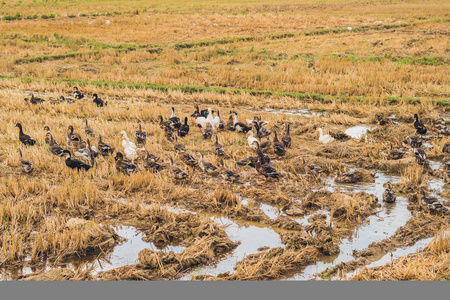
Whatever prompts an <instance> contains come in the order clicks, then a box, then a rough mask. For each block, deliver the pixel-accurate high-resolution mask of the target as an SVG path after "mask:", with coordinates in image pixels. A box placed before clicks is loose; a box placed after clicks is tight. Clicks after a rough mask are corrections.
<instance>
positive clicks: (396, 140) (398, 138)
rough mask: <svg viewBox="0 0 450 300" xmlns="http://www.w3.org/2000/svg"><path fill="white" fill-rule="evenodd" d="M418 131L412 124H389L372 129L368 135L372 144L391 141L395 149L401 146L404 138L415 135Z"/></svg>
mask: <svg viewBox="0 0 450 300" xmlns="http://www.w3.org/2000/svg"><path fill="white" fill-rule="evenodd" d="M415 132H416V130H415V129H414V126H412V124H399V125H392V124H388V125H385V126H378V127H377V128H375V129H372V130H370V131H369V133H368V134H367V138H368V139H369V140H370V141H372V142H377V143H380V142H381V143H385V142H386V141H391V142H392V144H393V146H394V147H399V146H401V143H402V141H403V139H404V138H406V137H407V136H409V135H413V134H415Z"/></svg>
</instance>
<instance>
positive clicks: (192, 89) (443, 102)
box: [0, 75, 450, 106]
mask: <svg viewBox="0 0 450 300" xmlns="http://www.w3.org/2000/svg"><path fill="white" fill-rule="evenodd" d="M2 78H3V79H17V78H18V79H20V81H21V82H24V83H31V82H41V81H44V82H49V83H53V84H60V83H66V84H69V85H77V86H83V85H92V86H98V87H105V86H110V87H122V88H123V87H126V88H136V89H151V90H159V91H164V92H167V91H172V90H178V91H181V92H184V93H190V94H191V93H202V92H215V93H220V94H226V93H231V94H250V95H253V96H265V97H268V96H286V97H291V98H293V99H300V100H314V101H320V102H327V101H332V100H333V99H340V100H342V101H343V102H347V101H350V100H356V101H358V102H367V101H368V98H367V97H364V96H347V95H323V94H318V93H299V92H285V91H270V90H253V89H240V88H228V87H227V88H224V87H206V86H195V85H163V84H156V83H134V82H124V81H96V80H74V79H41V78H22V77H12V76H6V75H0V79H2ZM383 100H385V101H388V102H391V103H398V102H402V101H403V102H405V103H410V104H417V103H420V101H422V100H425V101H431V102H432V103H434V104H436V105H438V106H450V99H428V98H414V97H384V98H383Z"/></svg>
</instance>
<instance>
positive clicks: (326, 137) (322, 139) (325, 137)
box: [317, 128, 334, 144]
mask: <svg viewBox="0 0 450 300" xmlns="http://www.w3.org/2000/svg"><path fill="white" fill-rule="evenodd" d="M317 130H318V131H319V133H320V136H319V142H321V143H322V144H328V143H330V142H332V141H334V138H333V137H332V136H331V135H329V134H326V135H323V132H322V128H319V129H317Z"/></svg>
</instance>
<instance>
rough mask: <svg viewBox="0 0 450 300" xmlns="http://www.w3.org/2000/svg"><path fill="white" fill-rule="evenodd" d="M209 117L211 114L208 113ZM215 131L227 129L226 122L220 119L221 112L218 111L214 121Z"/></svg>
mask: <svg viewBox="0 0 450 300" xmlns="http://www.w3.org/2000/svg"><path fill="white" fill-rule="evenodd" d="M208 116H209V112H208ZM212 125H213V126H214V128H215V129H219V128H220V129H223V128H224V127H225V122H224V121H223V120H222V119H221V118H220V113H219V110H217V116H216V117H215V118H214V119H213V124H212Z"/></svg>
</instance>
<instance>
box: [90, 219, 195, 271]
mask: <svg viewBox="0 0 450 300" xmlns="http://www.w3.org/2000/svg"><path fill="white" fill-rule="evenodd" d="M114 229H115V231H116V232H117V234H118V235H120V236H121V237H123V238H126V239H127V240H126V241H125V242H123V243H122V244H121V245H118V246H116V247H114V250H113V251H112V252H111V253H108V254H106V255H105V256H104V257H103V259H102V257H100V261H99V266H98V267H96V268H95V269H94V270H93V271H92V274H93V275H95V274H96V273H98V272H100V271H108V270H111V269H115V268H119V267H123V266H127V265H133V264H136V263H137V258H138V255H139V252H140V251H141V250H143V249H145V248H149V249H152V250H154V251H163V252H166V253H168V252H170V251H173V252H174V253H175V254H179V253H181V252H183V251H184V249H186V247H182V246H172V245H167V246H166V247H165V248H163V249H158V248H157V247H156V246H155V245H154V244H153V243H151V242H150V243H147V242H144V241H143V240H142V238H143V237H144V235H143V234H142V232H140V231H139V230H137V229H136V228H134V227H133V226H120V227H117V228H114ZM102 261H104V262H102Z"/></svg>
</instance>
